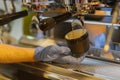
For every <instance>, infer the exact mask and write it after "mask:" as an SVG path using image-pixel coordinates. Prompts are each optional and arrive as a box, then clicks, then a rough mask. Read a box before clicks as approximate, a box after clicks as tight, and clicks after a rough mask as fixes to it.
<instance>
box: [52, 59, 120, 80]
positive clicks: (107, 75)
mask: <svg viewBox="0 0 120 80" xmlns="http://www.w3.org/2000/svg"><path fill="white" fill-rule="evenodd" d="M53 65H56V66H59V67H62V68H65V69H69V70H74V71H78V72H83V73H87V74H89V75H93V76H96V77H102V78H104V79H107V80H119V79H120V75H119V73H120V63H119V62H114V61H110V60H105V59H101V58H92V57H86V58H85V59H84V60H83V61H82V62H81V63H80V65H71V64H57V63H54V64H53Z"/></svg>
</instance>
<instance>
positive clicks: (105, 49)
mask: <svg viewBox="0 0 120 80" xmlns="http://www.w3.org/2000/svg"><path fill="white" fill-rule="evenodd" d="M109 47H110V46H109V45H108V44H105V46H104V51H105V52H107V51H108V50H109Z"/></svg>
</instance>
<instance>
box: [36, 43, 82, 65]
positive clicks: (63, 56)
mask: <svg viewBox="0 0 120 80" xmlns="http://www.w3.org/2000/svg"><path fill="white" fill-rule="evenodd" d="M70 53H71V50H70V49H69V48H68V47H64V46H57V45H52V46H48V47H45V48H42V47H38V48H36V51H35V60H36V61H52V62H58V63H70V64H80V62H81V60H82V58H75V57H72V56H71V55H70Z"/></svg>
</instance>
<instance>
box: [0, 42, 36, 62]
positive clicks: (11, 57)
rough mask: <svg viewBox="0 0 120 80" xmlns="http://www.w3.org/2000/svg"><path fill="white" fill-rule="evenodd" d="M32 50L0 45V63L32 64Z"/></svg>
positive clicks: (33, 50)
mask: <svg viewBox="0 0 120 80" xmlns="http://www.w3.org/2000/svg"><path fill="white" fill-rule="evenodd" d="M34 52H35V49H34V48H23V47H17V46H12V45H7V44H0V63H15V62H33V61H34Z"/></svg>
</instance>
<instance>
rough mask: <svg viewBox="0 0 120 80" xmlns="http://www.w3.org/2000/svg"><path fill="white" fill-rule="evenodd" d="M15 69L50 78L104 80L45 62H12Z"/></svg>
mask: <svg viewBox="0 0 120 80" xmlns="http://www.w3.org/2000/svg"><path fill="white" fill-rule="evenodd" d="M12 65H13V66H14V67H16V68H17V69H21V70H23V71H27V72H30V73H32V74H36V75H42V76H44V77H45V78H48V79H51V80H104V79H102V78H97V77H94V76H90V75H88V74H84V73H81V72H79V73H78V72H76V71H71V70H67V69H65V68H61V67H57V66H54V65H51V64H47V63H41V62H39V63H19V64H12Z"/></svg>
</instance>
